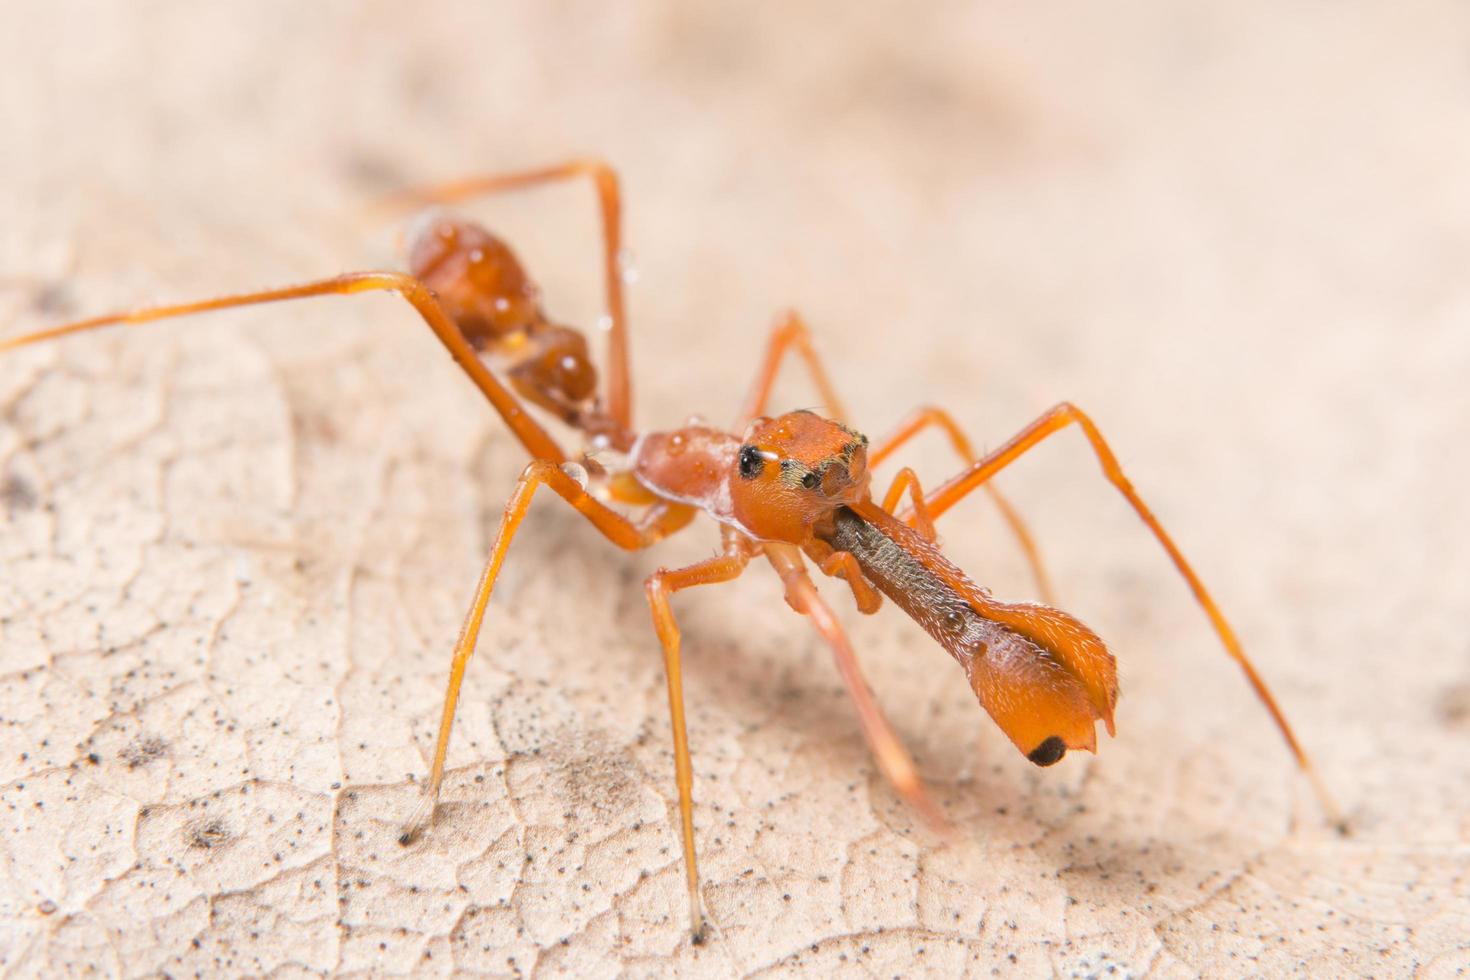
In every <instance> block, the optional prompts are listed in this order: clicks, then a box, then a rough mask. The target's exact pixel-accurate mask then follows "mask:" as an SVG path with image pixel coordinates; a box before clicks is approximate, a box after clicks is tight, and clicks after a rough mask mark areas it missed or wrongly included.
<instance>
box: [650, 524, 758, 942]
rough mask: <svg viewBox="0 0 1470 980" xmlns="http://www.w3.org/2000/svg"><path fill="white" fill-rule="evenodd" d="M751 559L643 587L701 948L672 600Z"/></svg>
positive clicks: (692, 569) (722, 559) (714, 564)
mask: <svg viewBox="0 0 1470 980" xmlns="http://www.w3.org/2000/svg"><path fill="white" fill-rule="evenodd" d="M749 562H750V555H749V554H747V553H746V552H745V551H744V550H738V549H732V550H729V551H727V552H726V553H725V554H723V555H720V556H718V557H716V558H710V559H708V560H706V561H702V562H699V563H698V564H695V565H690V566H689V567H688V568H680V569H677V570H674V571H670V570H669V569H666V568H661V569H659V570H658V571H657V572H655V573H653V574H652V575H650V576H649V577H648V579H647V581H645V582H644V583H643V587H644V591H646V592H647V594H648V606H649V608H650V609H651V610H652V612H653V628H654V629H655V630H657V631H658V639H659V642H660V643H662V644H663V648H664V678H665V680H667V681H668V685H669V717H670V718H671V719H672V721H673V726H674V779H675V781H676V782H677V783H678V786H679V829H680V832H681V833H682V834H683V839H684V873H685V876H686V877H687V879H688V883H689V927H690V929H691V930H692V934H693V937H694V942H695V943H696V944H698V943H701V942H703V941H704V913H703V912H702V911H701V909H700V906H699V865H698V864H697V863H696V861H695V857H694V773H693V769H692V768H691V766H690V764H689V733H688V730H687V729H686V727H685V725H684V681H683V677H682V675H681V673H680V667H679V624H678V623H677V622H676V621H675V620H674V612H673V610H672V609H670V608H669V596H671V595H672V594H673V593H675V592H678V591H679V590H680V589H687V588H691V587H692V586H696V585H713V584H715V583H717V582H729V581H730V580H732V579H734V578H736V577H737V576H739V575H740V573H741V572H743V571H745V566H746V565H747V564H748V563H749Z"/></svg>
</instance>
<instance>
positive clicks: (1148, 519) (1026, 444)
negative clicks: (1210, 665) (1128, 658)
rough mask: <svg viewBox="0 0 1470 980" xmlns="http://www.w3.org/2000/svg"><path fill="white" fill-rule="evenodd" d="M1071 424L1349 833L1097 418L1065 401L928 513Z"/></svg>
mask: <svg viewBox="0 0 1470 980" xmlns="http://www.w3.org/2000/svg"><path fill="white" fill-rule="evenodd" d="M1072 424H1076V425H1077V426H1078V427H1079V428H1080V429H1081V430H1082V432H1083V434H1084V435H1086V436H1087V441H1088V442H1089V443H1091V445H1092V451H1093V452H1094V453H1095V454H1096V455H1097V460H1098V462H1099V463H1100V464H1101V465H1102V470H1103V474H1104V475H1105V476H1106V477H1107V478H1108V482H1110V483H1112V485H1113V486H1114V487H1116V488H1117V490H1118V492H1119V493H1121V494H1122V495H1123V496H1124V497H1125V498H1126V499H1127V501H1128V503H1129V504H1131V505H1132V506H1133V509H1134V511H1135V512H1137V514H1138V516H1139V518H1141V519H1142V520H1143V523H1144V524H1146V525H1148V529H1149V530H1150V531H1152V532H1153V535H1154V538H1155V539H1157V540H1158V542H1159V544H1160V545H1161V546H1162V547H1163V549H1164V551H1165V552H1167V553H1168V555H1169V558H1170V560H1172V561H1173V562H1174V567H1175V568H1176V569H1178V570H1179V574H1180V575H1182V576H1183V577H1184V581H1185V582H1187V583H1188V584H1189V589H1190V591H1191V592H1193V593H1194V598H1195V600H1196V601H1197V602H1199V604H1200V606H1201V607H1202V608H1203V609H1204V611H1205V615H1206V616H1208V617H1209V619H1210V623H1211V624H1212V625H1213V626H1214V628H1215V633H1216V634H1217V635H1218V636H1219V637H1220V642H1221V644H1223V645H1224V647H1225V652H1226V653H1228V654H1229V655H1230V656H1231V658H1232V659H1234V660H1235V662H1236V663H1237V664H1238V665H1239V666H1240V669H1241V671H1243V672H1244V673H1245V676H1246V680H1248V681H1249V682H1250V685H1251V687H1252V688H1253V689H1254V690H1255V692H1256V697H1258V698H1260V699H1261V703H1262V704H1264V705H1265V706H1266V710H1267V711H1268V712H1270V714H1271V718H1272V720H1274V721H1275V722H1276V727H1277V729H1279V730H1280V732H1281V737H1282V738H1283V739H1285V740H1286V744H1287V747H1288V748H1290V749H1291V754H1292V755H1293V756H1294V757H1295V758H1296V762H1297V765H1298V766H1300V767H1301V769H1302V771H1303V772H1304V773H1306V774H1307V777H1308V778H1309V779H1310V780H1311V782H1312V786H1313V788H1314V789H1315V790H1316V793H1317V798H1318V800H1319V801H1320V802H1321V805H1322V809H1323V810H1324V811H1325V812H1326V814H1327V816H1328V819H1330V820H1331V821H1332V822H1333V823H1334V824H1336V825H1337V826H1338V828H1339V829H1340V830H1344V831H1345V830H1346V824H1345V823H1344V822H1343V819H1342V817H1341V815H1340V812H1339V810H1338V809H1337V804H1336V803H1334V802H1333V800H1332V797H1331V795H1330V794H1329V793H1328V792H1327V787H1326V786H1325V785H1324V784H1323V783H1322V780H1321V778H1320V777H1319V776H1318V775H1317V771H1316V770H1315V769H1314V768H1312V763H1311V761H1310V760H1309V759H1308V758H1307V754H1306V752H1304V751H1303V750H1302V747H1301V744H1300V743H1299V742H1297V740H1296V736H1295V735H1294V734H1293V733H1292V730H1291V726H1290V725H1289V724H1287V721H1286V716H1285V715H1283V714H1282V713H1281V709H1280V708H1279V707H1277V705H1276V699H1275V698H1274V697H1272V695H1271V691H1270V690H1269V689H1268V688H1267V687H1266V682H1265V681H1264V680H1262V679H1261V676H1260V674H1258V673H1256V668H1255V667H1254V666H1253V665H1252V664H1251V662H1250V659H1249V658H1248V657H1247V656H1246V655H1245V649H1244V648H1243V647H1242V646H1241V645H1240V640H1239V639H1238V638H1237V637H1236V635H1235V630H1234V629H1232V628H1231V626H1230V623H1229V622H1227V621H1226V619H1225V616H1224V614H1223V613H1221V612H1220V607H1219V606H1217V605H1215V600H1214V599H1213V598H1211V596H1210V594H1209V592H1207V591H1206V590H1205V587H1204V583H1202V582H1201V581H1200V580H1199V576H1197V575H1196V574H1195V573H1194V569H1193V568H1192V567H1190V564H1189V562H1187V561H1186V560H1185V559H1184V555H1183V554H1182V553H1181V552H1180V551H1179V548H1178V547H1177V546H1175V544H1174V540H1173V539H1172V538H1171V537H1169V534H1168V532H1166V531H1165V530H1164V528H1163V525H1161V524H1160V523H1159V521H1158V519H1157V518H1156V517H1154V515H1153V512H1152V511H1151V510H1149V508H1148V505H1147V504H1145V503H1144V502H1143V498H1142V497H1140V496H1139V495H1138V492H1137V491H1135V490H1134V489H1133V484H1132V483H1130V482H1129V480H1128V477H1127V476H1125V475H1124V474H1123V468H1122V466H1120V465H1119V464H1118V458H1117V457H1116V456H1114V455H1113V451H1112V449H1110V448H1109V447H1108V444H1107V442H1106V441H1105V440H1104V439H1103V437H1102V433H1101V432H1099V431H1098V428H1097V426H1096V425H1094V424H1093V421H1092V419H1090V418H1088V417H1087V415H1086V414H1084V413H1083V411H1082V410H1081V409H1079V408H1078V407H1077V406H1075V405H1072V404H1071V403H1069V402H1063V403H1062V404H1060V405H1057V406H1056V407H1054V408H1052V409H1051V410H1050V411H1048V412H1047V413H1046V414H1044V415H1042V416H1041V417H1040V418H1039V419H1037V420H1036V421H1035V422H1032V423H1031V424H1030V425H1028V426H1026V427H1025V428H1024V429H1022V430H1021V431H1020V432H1019V433H1017V434H1016V435H1015V436H1013V437H1012V438H1011V439H1010V441H1009V442H1007V443H1006V444H1005V445H1003V446H1001V447H1000V448H999V449H997V450H995V451H994V452H992V453H990V454H989V455H987V456H986V457H985V458H984V459H981V460H978V461H976V462H975V463H974V464H973V465H971V466H970V467H969V468H968V469H966V470H964V471H963V472H961V473H960V474H959V475H958V476H956V477H955V478H954V479H952V480H950V481H949V482H948V483H945V484H944V485H943V486H941V487H940V488H939V489H937V490H935V491H934V493H933V494H931V495H930V496H929V498H928V505H929V513H930V514H931V515H932V516H933V517H935V518H937V517H939V515H940V514H943V513H944V512H945V511H946V510H948V509H949V508H950V507H952V506H954V504H955V503H957V502H958V501H959V500H960V499H961V498H963V497H964V496H965V495H966V494H967V493H969V492H971V491H972V490H974V489H975V488H976V487H978V486H982V485H984V483H985V481H986V480H989V479H990V478H991V477H992V476H994V475H995V474H996V473H999V472H1000V471H1001V470H1003V469H1005V468H1006V467H1007V466H1009V465H1010V464H1011V463H1014V462H1015V461H1016V460H1017V459H1019V458H1020V457H1021V456H1023V455H1024V454H1025V453H1026V452H1027V451H1029V450H1030V449H1031V448H1033V447H1034V446H1036V445H1037V443H1039V442H1041V441H1042V440H1043V439H1045V438H1046V437H1047V436H1049V435H1051V434H1052V433H1054V432H1057V431H1059V430H1061V429H1064V428H1066V427H1067V426H1069V425H1072Z"/></svg>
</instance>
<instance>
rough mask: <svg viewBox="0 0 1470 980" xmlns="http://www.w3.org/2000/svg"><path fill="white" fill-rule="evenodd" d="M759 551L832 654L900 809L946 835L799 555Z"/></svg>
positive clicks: (776, 548) (791, 550)
mask: <svg viewBox="0 0 1470 980" xmlns="http://www.w3.org/2000/svg"><path fill="white" fill-rule="evenodd" d="M762 548H763V550H764V551H765V554H766V557H767V558H768V559H769V560H770V562H771V565H772V567H773V568H775V569H776V574H778V575H780V576H781V581H782V583H783V584H784V585H785V586H786V601H787V602H788V603H790V604H791V607H792V608H793V609H795V610H796V611H797V612H799V613H801V614H802V615H804V616H806V617H807V618H809V619H810V620H811V621H812V625H813V626H815V627H816V628H817V632H818V633H821V634H822V639H824V640H826V641H827V645H828V646H829V647H830V648H831V649H832V657H833V659H835V660H836V661H837V672H838V674H840V675H841V677H842V684H843V686H844V687H846V688H847V694H848V697H850V698H852V702H853V705H854V707H856V708H857V714H858V724H859V725H860V726H861V727H862V730H863V738H864V739H865V740H866V741H867V743H868V748H869V749H870V750H871V751H872V753H873V758H874V759H876V760H877V762H878V768H879V770H880V771H881V772H882V773H883V775H884V777H885V778H887V780H888V781H889V782H890V783H891V784H892V785H893V788H894V790H895V791H897V793H898V795H899V796H900V797H901V798H902V799H903V801H904V802H905V803H907V804H908V805H909V806H911V807H913V808H914V809H915V810H916V811H918V813H919V815H920V816H922V817H923V818H924V820H925V821H926V822H927V823H928V824H929V825H930V826H931V827H933V828H934V829H935V830H937V831H939V832H941V833H947V832H948V830H949V821H948V820H946V819H945V818H944V814H942V813H940V811H939V808H938V807H937V806H935V805H934V801H933V800H932V799H931V798H930V796H929V792H928V790H926V789H925V788H924V782H923V780H922V779H921V778H920V777H919V771H918V768H917V767H916V766H915V765H914V760H913V757H912V756H910V755H909V752H908V749H906V748H904V746H903V742H902V741H900V740H899V737H898V734H897V733H896V732H894V730H893V727H892V726H891V725H889V724H888V719H887V718H886V717H885V716H884V714H883V709H882V708H880V707H879V706H878V702H877V701H876V700H874V698H873V694H872V692H871V691H870V690H869V689H868V683H867V681H866V680H864V679H863V672H862V668H861V667H860V666H859V665H858V661H857V656H856V655H855V654H854V653H853V652H852V645H851V644H850V643H848V642H847V634H846V633H844V632H843V630H842V624H840V623H839V622H837V617H835V616H833V615H832V610H831V609H830V608H828V606H827V604H826V603H825V602H823V601H822V597H821V595H819V594H818V593H817V587H816V586H815V585H813V584H812V580H811V578H810V577H809V576H808V575H807V573H806V568H805V566H804V565H803V564H802V560H801V552H800V551H799V550H798V549H797V548H796V547H795V546H794V545H785V544H773V543H770V542H766V543H764V544H763V545H762Z"/></svg>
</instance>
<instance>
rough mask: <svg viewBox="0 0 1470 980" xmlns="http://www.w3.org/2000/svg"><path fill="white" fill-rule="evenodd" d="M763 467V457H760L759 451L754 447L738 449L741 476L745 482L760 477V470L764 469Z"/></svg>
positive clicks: (764, 462) (764, 461)
mask: <svg viewBox="0 0 1470 980" xmlns="http://www.w3.org/2000/svg"><path fill="white" fill-rule="evenodd" d="M765 465H766V460H765V457H763V456H762V455H761V452H760V450H759V449H757V448H755V447H754V446H741V447H740V475H741V476H743V477H745V478H746V479H747V480H752V479H754V478H756V477H757V476H760V472H761V470H762V469H764V468H765Z"/></svg>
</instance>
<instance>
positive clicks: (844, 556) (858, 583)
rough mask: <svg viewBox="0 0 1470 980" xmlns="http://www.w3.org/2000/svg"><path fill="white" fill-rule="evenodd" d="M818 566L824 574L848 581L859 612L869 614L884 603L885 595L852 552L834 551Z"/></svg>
mask: <svg viewBox="0 0 1470 980" xmlns="http://www.w3.org/2000/svg"><path fill="white" fill-rule="evenodd" d="M817 567H818V568H820V569H821V570H822V574H823V575H827V576H831V577H833V578H840V579H842V580H844V581H845V582H847V587H848V588H849V589H851V590H852V599H853V601H854V602H855V603H857V608H858V612H860V613H862V614H863V615H865V616H867V615H871V614H872V613H875V612H877V611H878V607H879V606H880V605H881V604H882V603H883V596H882V594H881V593H880V592H879V591H878V590H877V589H875V588H874V587H873V583H872V582H869V581H868V579H867V576H865V575H864V574H863V569H862V566H861V565H859V564H858V560H857V559H856V558H854V557H853V555H852V552H850V551H834V552H832V553H831V554H830V555H828V556H827V557H826V558H823V559H822V560H821V562H820V563H819V564H818V566H817Z"/></svg>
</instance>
